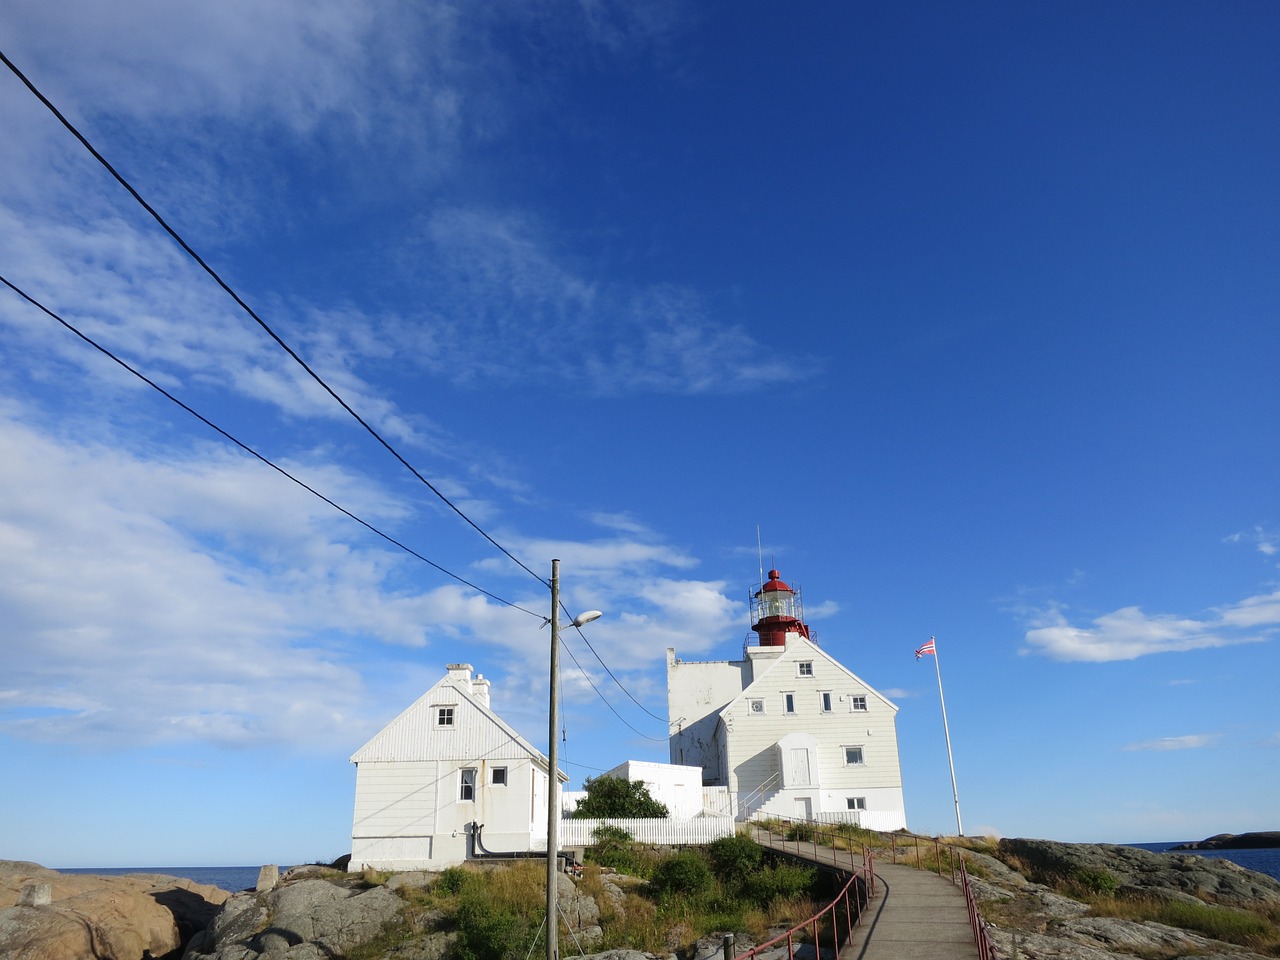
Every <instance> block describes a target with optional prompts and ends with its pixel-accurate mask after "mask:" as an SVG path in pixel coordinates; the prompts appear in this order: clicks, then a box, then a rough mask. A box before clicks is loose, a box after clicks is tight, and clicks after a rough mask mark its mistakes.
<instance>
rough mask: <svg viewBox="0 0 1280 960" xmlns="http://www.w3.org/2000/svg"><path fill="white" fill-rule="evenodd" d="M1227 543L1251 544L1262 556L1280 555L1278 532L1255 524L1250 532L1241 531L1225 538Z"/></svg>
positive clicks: (1279, 532)
mask: <svg viewBox="0 0 1280 960" xmlns="http://www.w3.org/2000/svg"><path fill="white" fill-rule="evenodd" d="M1225 540H1226V542H1227V543H1252V544H1253V546H1254V549H1255V550H1257V551H1258V552H1259V553H1261V554H1262V555H1263V556H1267V557H1274V556H1275V555H1276V554H1277V553H1280V531H1276V530H1268V529H1266V528H1265V527H1263V526H1261V525H1260V524H1257V525H1255V526H1254V528H1253V529H1252V530H1241V531H1239V532H1237V533H1233V534H1231V535H1230V536H1229V537H1226V538H1225Z"/></svg>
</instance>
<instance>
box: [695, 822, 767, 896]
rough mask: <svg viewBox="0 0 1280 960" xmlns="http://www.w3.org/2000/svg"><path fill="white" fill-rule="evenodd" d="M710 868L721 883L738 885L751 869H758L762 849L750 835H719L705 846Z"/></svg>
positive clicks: (762, 853)
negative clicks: (718, 837) (717, 838)
mask: <svg viewBox="0 0 1280 960" xmlns="http://www.w3.org/2000/svg"><path fill="white" fill-rule="evenodd" d="M707 856H708V857H709V858H710V859H711V869H712V870H714V871H715V875H716V877H717V878H718V879H719V880H720V882H722V883H726V884H729V885H730V886H734V887H736V886H740V885H741V884H742V882H743V881H744V880H745V879H746V878H747V876H748V875H750V874H751V873H752V872H753V871H755V870H758V869H759V867H760V861H761V860H762V859H763V857H764V851H763V850H761V849H760V844H758V843H756V842H755V841H754V840H752V839H751V838H750V837H747V836H743V835H742V834H740V833H739V834H736V835H735V836H732V837H721V838H720V839H719V840H716V841H714V842H712V843H711V844H710V845H709V846H708V847H707Z"/></svg>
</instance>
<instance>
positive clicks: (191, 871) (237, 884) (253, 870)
mask: <svg viewBox="0 0 1280 960" xmlns="http://www.w3.org/2000/svg"><path fill="white" fill-rule="evenodd" d="M261 869H262V868H261V866H257V867H73V868H70V869H66V868H64V869H60V870H59V871H58V872H59V873H94V874H99V875H101V876H107V877H119V876H123V875H124V874H126V873H162V874H164V875H165V876H166V877H182V878H184V879H186V880H194V881H195V882H196V883H207V884H210V885H211V886H215V887H221V888H222V889H223V890H229V891H230V892H231V893H239V892H240V891H241V890H252V889H253V888H254V887H256V886H257V885H258V871H259V870H261ZM286 869H287V868H286V867H283V866H282V867H281V868H280V872H281V873H282V874H283V873H284V871H285V870H286Z"/></svg>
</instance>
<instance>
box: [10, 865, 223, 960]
mask: <svg viewBox="0 0 1280 960" xmlns="http://www.w3.org/2000/svg"><path fill="white" fill-rule="evenodd" d="M228 896H229V894H228V893H227V891H225V890H221V889H219V888H218V887H211V886H206V885H204V884H198V883H193V882H192V881H190V880H184V879H182V878H179V877H168V876H163V875H159V874H139V873H135V874H127V875H124V876H97V875H88V874H66V873H59V872H58V871H56V870H49V869H47V868H45V867H42V866H39V865H38V864H34V863H26V862H21V861H14V860H0V957H4V958H6V960H140V958H142V957H153V958H157V960H158V958H162V957H163V958H177V957H179V956H181V953H182V949H183V947H184V946H185V944H186V943H187V941H188V940H190V939H191V938H192V936H193V935H194V934H195V933H196V932H197V931H198V930H201V929H203V928H204V927H206V926H207V925H208V924H209V922H210V921H211V920H212V919H213V917H214V915H215V914H216V913H217V911H218V909H219V907H220V906H221V905H222V903H223V902H224V901H225V900H226V899H227V897H228Z"/></svg>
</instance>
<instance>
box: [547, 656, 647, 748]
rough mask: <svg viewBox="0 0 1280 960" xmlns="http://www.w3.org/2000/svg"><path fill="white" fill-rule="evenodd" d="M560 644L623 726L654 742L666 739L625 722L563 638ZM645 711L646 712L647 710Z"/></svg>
mask: <svg viewBox="0 0 1280 960" xmlns="http://www.w3.org/2000/svg"><path fill="white" fill-rule="evenodd" d="M579 633H581V631H579ZM560 645H561V646H562V647H564V652H565V653H567V654H568V655H569V659H570V660H572V661H573V665H574V666H575V667H577V668H578V672H579V673H581V674H582V676H583V678H584V679H585V680H586V681H587V683H589V684H591V689H592V690H594V691H595V692H596V696H597V697H599V698H600V700H601V701H602V702H603V703H604V705H605V706H606V707H608V708H609V709H610V710H611V711H612V712H613V715H614V716H615V717H617V718H618V719H619V720H621V721H622V725H623V726H625V727H626V728H627V729H628V730H630V731H631V732H632V733H634V734H635V735H636V736H638V737H643V738H644V739H646V740H652V741H654V742H655V743H663V742H664V741H666V740H667V738H666V737H651V736H649V735H648V734H647V733H641V732H640V731H639V730H637V729H636V728H635V727H633V726H631V724H629V723H627V721H626V718H624V717H623V716H622V714H620V713H619V712H618V711H617V709H616V708H615V707H614V705H613V704H612V703H610V702H609V700H608V698H607V697H606V696H605V695H604V694H603V693H601V692H600V688H599V687H597V686H596V682H595V681H594V680H592V679H591V674H589V673H587V671H585V670H583V669H582V664H580V663H579V662H578V658H577V657H575V656H574V655H573V651H572V650H570V649H569V645H568V644H567V643H565V642H564V641H563V640H561V641H560ZM605 669H608V668H607V667H606V668H605ZM645 712H646V713H648V711H647V710H646V711H645ZM650 716H652V714H650ZM658 719H659V720H661V719H662V718H661V717H659V718H658Z"/></svg>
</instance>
